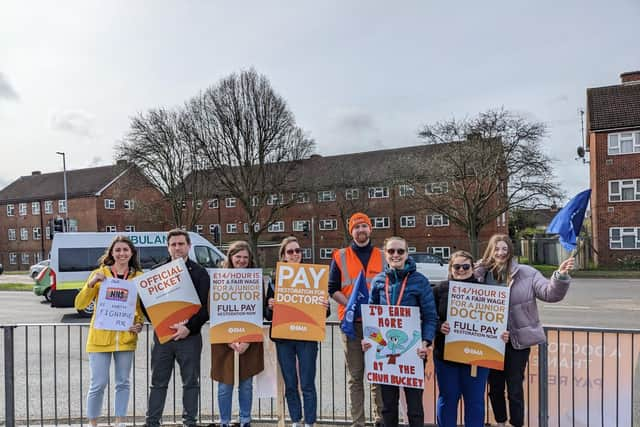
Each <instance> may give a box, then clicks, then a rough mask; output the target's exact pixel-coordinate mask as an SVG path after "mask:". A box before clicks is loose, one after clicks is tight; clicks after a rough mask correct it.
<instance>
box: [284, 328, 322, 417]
mask: <svg viewBox="0 0 640 427" xmlns="http://www.w3.org/2000/svg"><path fill="white" fill-rule="evenodd" d="M276 350H277V352H278V364H279V365H280V370H281V371H282V377H283V378H284V386H285V397H286V398H287V406H288V407H289V416H290V417H291V421H293V422H294V423H297V422H300V421H301V420H302V405H301V402H300V394H299V393H298V372H297V370H296V368H295V366H296V359H297V362H298V368H299V371H300V388H301V389H302V398H303V400H304V422H305V424H314V423H315V422H316V408H317V405H318V403H317V402H318V396H317V394H316V383H315V381H316V358H317V356H318V343H317V342H315V341H297V340H279V341H277V342H276Z"/></svg>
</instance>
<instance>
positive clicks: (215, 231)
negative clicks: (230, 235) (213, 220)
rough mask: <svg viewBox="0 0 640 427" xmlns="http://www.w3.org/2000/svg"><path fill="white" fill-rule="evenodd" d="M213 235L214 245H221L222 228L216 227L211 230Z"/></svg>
mask: <svg viewBox="0 0 640 427" xmlns="http://www.w3.org/2000/svg"><path fill="white" fill-rule="evenodd" d="M211 234H212V235H213V243H214V244H216V245H219V244H220V226H219V225H217V224H216V225H214V226H213V229H212V230H211Z"/></svg>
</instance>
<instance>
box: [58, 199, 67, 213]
mask: <svg viewBox="0 0 640 427" xmlns="http://www.w3.org/2000/svg"><path fill="white" fill-rule="evenodd" d="M58 213H67V202H66V201H65V200H58Z"/></svg>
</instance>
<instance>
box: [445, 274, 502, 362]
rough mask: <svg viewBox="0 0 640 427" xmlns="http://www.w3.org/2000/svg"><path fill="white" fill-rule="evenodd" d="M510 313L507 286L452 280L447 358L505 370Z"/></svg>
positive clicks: (446, 342) (448, 315)
mask: <svg viewBox="0 0 640 427" xmlns="http://www.w3.org/2000/svg"><path fill="white" fill-rule="evenodd" d="M508 315H509V288H508V287H506V286H490V285H482V284H477V283H467V282H456V281H450V282H449V299H448V310H447V321H448V322H449V328H450V332H449V333H448V334H447V336H446V337H445V344H444V359H445V360H450V361H452V362H460V363H466V364H469V365H476V366H484V367H486V368H492V369H498V370H502V369H503V365H504V345H505V344H504V341H502V339H501V338H500V335H501V334H502V333H503V332H504V331H506V330H507V320H508Z"/></svg>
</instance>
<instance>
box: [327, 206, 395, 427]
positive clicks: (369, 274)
mask: <svg viewBox="0 0 640 427" xmlns="http://www.w3.org/2000/svg"><path fill="white" fill-rule="evenodd" d="M349 233H350V234H351V237H353V241H352V242H351V244H350V245H349V246H348V247H346V248H342V249H340V250H337V251H334V252H333V260H332V261H331V269H330V271H329V294H330V295H331V297H332V298H333V299H334V300H335V301H336V302H337V303H338V317H339V318H340V320H341V321H342V319H343V318H344V314H345V308H346V306H347V302H348V301H349V296H350V295H351V292H352V291H353V285H354V282H355V280H356V278H357V277H358V274H360V272H361V271H364V274H365V278H366V280H367V288H370V286H371V280H372V279H373V278H374V277H375V276H376V275H377V274H378V273H380V272H381V271H382V270H383V268H384V261H383V260H384V257H383V256H382V251H381V250H380V249H379V248H374V247H373V246H372V245H371V220H370V219H369V217H368V216H367V215H365V214H363V213H360V212H358V213H355V214H353V215H352V216H351V218H349ZM354 329H355V339H352V338H349V337H348V336H347V335H345V333H344V332H342V345H343V347H344V354H345V360H346V362H347V371H348V372H349V394H350V400H351V417H352V419H353V422H352V424H351V425H352V426H353V427H364V425H365V415H364V407H365V405H364V382H363V380H364V353H363V352H362V346H361V344H360V341H361V340H362V321H361V320H360V319H358V320H357V322H355V327H354ZM371 391H372V393H373V396H374V399H372V401H373V409H374V413H375V425H376V426H382V421H381V420H382V413H381V411H382V397H381V395H380V388H379V387H377V386H376V385H375V384H371Z"/></svg>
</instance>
